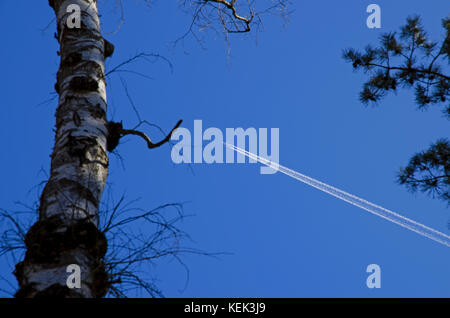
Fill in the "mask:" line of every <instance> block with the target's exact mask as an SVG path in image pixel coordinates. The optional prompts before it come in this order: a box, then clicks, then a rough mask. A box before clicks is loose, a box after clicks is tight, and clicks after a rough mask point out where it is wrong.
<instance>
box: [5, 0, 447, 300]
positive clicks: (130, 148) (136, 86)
mask: <svg viewBox="0 0 450 318" xmlns="http://www.w3.org/2000/svg"><path fill="white" fill-rule="evenodd" d="M105 2H106V1H100V8H104V10H103V11H102V12H101V13H102V15H103V17H102V19H103V22H104V31H105V32H106V35H105V37H106V38H107V39H108V40H110V41H111V42H112V43H114V44H115V46H116V50H115V53H114V55H113V58H112V59H110V60H109V61H108V64H107V66H108V67H109V68H111V67H112V66H114V65H117V64H118V63H120V62H122V61H123V60H125V59H127V58H129V57H131V56H133V55H134V54H135V53H136V52H142V51H147V52H154V53H159V54H162V55H164V56H166V57H167V58H168V59H170V61H171V62H172V63H173V65H174V70H173V73H171V72H170V70H169V68H168V67H167V65H165V64H164V63H154V64H148V63H139V64H136V65H134V66H130V68H129V69H130V70H135V71H139V72H142V73H145V74H147V75H148V76H151V77H153V80H147V79H144V78H142V77H138V76H135V75H133V74H125V73H123V74H122V76H123V78H124V79H126V81H127V84H128V88H129V91H130V94H131V95H132V97H133V99H134V102H135V104H136V105H137V107H138V108H139V110H140V113H141V116H142V117H143V118H146V119H147V120H149V121H150V122H153V123H156V124H158V125H160V126H161V127H163V128H164V129H166V130H167V129H169V128H170V127H171V126H172V125H173V124H174V123H175V122H176V121H177V120H178V119H180V118H182V119H183V120H184V123H183V126H184V127H187V128H189V129H192V128H193V121H194V119H201V120H203V125H204V127H217V128H220V129H222V130H223V131H225V128H228V127H230V128H235V127H244V128H247V127H256V128H260V127H267V128H271V127H277V128H280V163H281V164H283V165H285V166H287V167H290V168H291V169H294V170H298V171H300V172H302V173H305V174H308V175H310V176H312V177H314V178H317V179H319V180H322V181H324V182H327V183H330V184H332V185H334V186H337V187H340V188H342V189H344V190H346V191H348V192H351V193H354V194H356V195H359V196H361V197H363V198H366V199H368V200H369V201H372V202H375V203H378V204H380V205H383V206H385V207H387V208H389V209H391V210H394V211H397V212H399V213H401V214H403V215H405V216H408V217H411V218H413V219H415V220H418V221H420V222H422V223H425V224H427V225H429V226H432V227H434V228H436V229H438V230H440V231H443V232H445V233H449V230H448V227H447V223H448V221H449V219H450V213H449V210H448V209H447V207H446V205H445V203H443V202H440V201H438V200H433V199H430V198H429V197H426V196H425V195H423V194H417V195H412V194H411V193H408V192H407V191H406V189H405V188H404V187H401V186H399V185H397V184H396V183H395V182H394V181H395V174H396V171H397V169H398V168H399V167H400V166H404V165H406V163H407V161H408V159H409V158H410V156H411V155H412V154H414V153H415V152H418V151H420V150H423V149H425V148H427V147H428V146H429V145H430V143H431V142H434V141H435V140H436V139H438V138H440V137H446V136H447V137H448V136H449V130H448V121H447V120H446V119H445V118H443V117H442V114H441V112H440V109H439V108H435V109H431V110H430V111H428V112H421V111H417V110H416V105H415V104H414V96H413V92H410V91H402V92H399V93H398V95H397V96H390V97H388V98H386V99H385V100H383V102H382V103H381V105H380V107H378V108H365V107H364V106H363V105H362V104H361V103H360V102H359V100H358V92H359V90H360V88H361V85H362V83H363V81H364V79H365V77H364V75H363V74H360V73H353V71H352V68H351V65H349V64H346V63H345V62H344V61H343V60H342V59H341V52H342V49H344V48H347V47H350V46H352V47H355V48H362V47H364V46H365V45H366V44H368V43H375V42H376V41H377V39H378V37H379V36H380V34H381V33H383V32H388V31H395V30H398V27H399V26H401V25H402V24H403V23H404V22H405V19H406V17H407V16H408V15H412V14H420V15H421V16H422V18H423V22H424V25H425V28H426V30H427V31H428V32H429V34H430V35H431V36H432V37H433V38H435V39H440V38H441V37H442V35H443V30H442V28H441V19H442V18H443V17H445V15H446V14H448V12H450V10H449V9H450V6H449V3H448V1H447V0H435V1H432V2H425V1H423V0H408V1H406V0H403V1H388V0H377V1H295V3H294V4H293V9H294V10H295V11H294V12H293V13H292V15H291V19H290V23H289V25H288V26H287V27H286V28H283V26H282V23H281V21H277V20H276V19H272V18H271V19H269V20H268V21H267V22H266V23H265V32H262V33H260V34H259V35H258V42H257V43H256V42H255V39H254V37H248V36H244V37H242V36H232V39H231V56H230V57H229V58H228V59H227V51H226V50H227V48H226V45H225V43H224V41H223V39H222V38H221V37H220V36H216V35H215V34H213V33H210V34H209V36H207V37H206V38H205V42H204V45H205V48H206V49H202V48H201V47H200V46H199V45H198V44H197V43H196V42H195V41H193V40H192V39H190V40H188V41H186V43H185V47H184V49H183V47H181V46H178V47H176V48H175V49H173V48H172V47H171V46H170V42H171V41H173V40H175V39H176V38H177V37H179V36H180V35H181V34H183V33H184V32H185V31H186V29H187V27H188V25H189V21H190V20H189V17H188V16H186V15H185V14H183V13H182V12H181V11H180V10H178V9H177V5H176V4H177V1H175V0H173V1H167V0H165V1H155V4H154V5H153V6H152V9H151V10H149V9H148V8H147V7H146V6H145V5H144V4H143V2H144V1H126V4H125V23H124V25H123V26H122V28H121V29H120V30H119V31H118V32H117V33H115V34H109V35H108V32H112V31H113V30H114V29H115V27H116V26H117V24H118V21H119V15H118V14H117V13H114V12H113V11H112V6H105V5H104V3H105ZM108 2H112V1H108ZM373 2H375V3H377V4H379V5H380V6H381V9H382V28H381V29H380V30H374V29H372V30H370V29H368V28H367V27H366V25H365V20H366V17H367V13H366V12H365V9H366V7H367V5H368V4H370V3H373ZM53 16H54V15H53V11H52V10H51V8H50V7H49V6H48V5H47V1H11V0H10V1H7V0H0V26H1V29H2V43H1V46H0V61H1V64H2V66H1V67H2V77H1V79H0V83H1V85H0V87H1V88H0V92H1V95H2V101H1V104H2V107H1V108H0V118H1V119H2V124H1V125H0V136H2V138H1V140H0V149H2V153H1V156H0V166H1V167H2V168H1V169H0V178H1V180H2V182H1V183H0V207H1V208H3V209H7V210H17V209H20V207H18V206H17V205H15V204H14V202H15V201H20V202H23V203H26V204H32V203H33V202H34V201H35V200H36V198H37V195H38V194H37V193H36V191H35V190H32V191H31V192H29V190H30V189H32V188H33V186H36V185H37V184H38V183H39V182H41V181H43V180H45V174H43V173H42V172H40V170H41V168H42V169H43V170H45V171H47V172H48V171H49V164H50V158H49V154H50V152H51V149H52V145H53V131H52V129H53V127H54V111H55V107H56V103H57V102H56V100H53V101H52V102H49V103H47V104H43V105H39V106H38V104H40V103H41V102H43V101H45V100H46V99H48V98H50V97H52V95H50V93H51V92H52V91H53V85H54V83H55V81H56V79H55V77H56V71H57V68H58V64H59V58H58V56H57V55H56V51H57V49H58V48H57V42H56V41H55V39H54V38H53V33H54V29H55V25H54V22H53V23H52V19H53ZM49 23H51V24H50V25H49V27H48V29H47V31H45V32H42V31H41V29H43V28H45V27H46V26H47V25H48V24H49ZM185 51H186V52H185ZM107 89H108V91H107V95H108V100H109V116H110V117H109V118H110V119H114V120H116V121H117V120H122V121H123V122H124V124H125V125H126V126H127V127H132V126H133V125H134V124H136V116H135V115H134V112H133V110H132V108H131V106H130V104H129V102H128V100H127V98H126V95H125V93H124V91H123V88H122V86H121V82H120V79H119V77H118V76H117V75H112V76H111V78H110V79H109V82H108V87H107ZM147 132H148V133H150V134H152V136H155V138H156V137H159V135H158V132H157V131H155V130H151V129H150V128H149V130H147ZM126 140H127V141H126V142H125V143H123V144H121V145H120V146H119V151H120V153H121V155H122V157H123V158H124V164H125V170H124V169H123V168H122V167H121V164H120V162H119V160H118V159H117V157H114V156H112V157H111V167H110V171H111V173H110V177H109V179H108V181H109V182H110V183H112V184H113V192H112V195H114V196H116V197H118V196H120V195H121V194H122V193H123V192H126V194H127V198H128V200H132V199H135V198H141V200H140V201H139V202H137V203H136V204H135V206H137V207H141V208H152V207H156V206H158V205H160V204H164V203H167V202H186V201H188V202H189V203H187V204H186V206H185V210H186V213H187V214H195V216H193V217H190V218H187V219H186V220H185V221H183V222H182V223H181V224H180V227H181V228H182V229H183V230H184V231H186V232H187V233H189V234H190V236H191V238H192V239H193V241H194V242H186V244H187V245H189V246H192V247H195V248H198V249H202V250H205V251H209V252H230V253H232V254H231V255H223V256H221V257H220V258H219V259H215V258H208V257H203V256H198V255H187V256H185V257H184V258H183V260H184V262H185V263H186V265H187V266H188V267H189V269H190V275H189V281H188V283H187V286H186V288H185V282H186V273H185V271H184V269H183V268H182V267H181V266H180V265H179V264H177V263H176V262H174V261H173V260H172V261H169V260H161V261H160V262H158V263H156V266H155V267H150V268H149V269H148V270H151V271H153V274H154V276H155V277H156V278H157V279H158V282H157V283H158V285H159V287H160V288H161V289H162V290H163V292H164V294H165V295H166V296H167V297H449V296H450V249H449V248H446V247H444V246H442V245H439V244H437V243H435V242H433V241H431V240H428V239H425V238H423V237H421V236H418V235H416V234H414V233H412V232H409V231H407V230H405V229H403V228H401V227H398V226H396V225H394V224H391V223H389V222H387V221H385V220H382V219H380V218H377V217H375V216H373V215H371V214H369V213H367V212H364V211H362V210H360V209H358V208H356V207H352V206H350V205H348V204H346V203H344V202H342V201H339V200H337V199H335V198H333V197H330V196H328V195H326V194H324V193H322V192H319V191H317V190H315V189H313V188H310V187H307V186H306V185H303V184H301V183H299V182H296V181H295V180H293V179H290V178H288V177H287V176H285V175H282V174H280V173H278V174H275V175H261V174H260V173H259V166H258V165H256V164H251V165H250V164H241V165H236V164H234V165H232V164H229V165H225V164H212V165H207V164H201V165H199V164H197V165H192V170H193V172H192V171H191V169H189V168H188V167H187V166H186V165H175V164H173V163H172V161H171V157H170V147H169V145H165V146H164V147H161V148H159V149H156V150H152V151H149V150H148V149H146V147H145V145H144V143H143V142H142V141H141V140H139V139H136V138H131V137H127V139H126ZM372 263H375V264H378V265H380V266H381V270H382V287H381V288H380V289H368V288H367V287H366V284H365V281H366V277H367V275H368V274H367V273H366V271H365V270H366V267H367V265H369V264H372ZM11 271H12V268H11V266H10V265H8V262H7V260H6V259H5V258H3V259H0V272H1V274H2V275H3V276H4V277H6V278H7V279H9V280H10V281H11V282H13V283H14V284H15V278H14V277H13V276H12V274H10V273H11ZM0 288H8V286H7V284H6V283H5V282H3V281H0ZM181 290H184V291H182V292H181ZM130 295H135V294H130Z"/></svg>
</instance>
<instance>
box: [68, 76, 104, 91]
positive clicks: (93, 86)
mask: <svg viewBox="0 0 450 318" xmlns="http://www.w3.org/2000/svg"><path fill="white" fill-rule="evenodd" d="M69 88H70V89H71V90H73V91H76V92H82V91H88V92H96V91H97V89H98V83H97V81H96V80H95V79H93V78H91V77H89V76H75V77H74V78H72V80H71V81H70V84H69Z"/></svg>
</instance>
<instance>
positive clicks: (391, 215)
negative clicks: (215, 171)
mask: <svg viewBox="0 0 450 318" xmlns="http://www.w3.org/2000/svg"><path fill="white" fill-rule="evenodd" d="M224 144H225V146H226V147H228V148H230V149H232V150H234V151H236V152H239V153H241V154H243V155H245V156H247V157H249V158H251V159H254V160H256V161H258V162H260V163H262V164H264V165H266V166H269V167H271V168H273V169H275V170H278V171H280V172H281V173H284V174H285V175H288V176H289V177H291V178H294V179H297V180H299V181H301V182H303V183H306V184H307V185H310V186H312V187H314V188H316V189H319V190H321V191H323V192H326V193H328V194H331V195H332V196H335V197H336V198H338V199H341V200H344V201H346V202H348V203H350V204H353V205H355V206H357V207H359V208H361V209H364V210H366V211H369V212H370V213H372V214H375V215H377V216H380V217H382V218H384V219H386V220H388V221H391V222H392V223H395V224H398V225H400V226H402V227H404V228H406V229H408V230H411V231H413V232H416V233H418V234H420V235H422V236H424V237H428V238H429V239H432V240H434V241H436V242H438V243H441V244H444V245H446V246H448V247H450V236H449V235H447V234H444V233H442V232H439V231H437V230H435V229H432V228H431V227H428V226H426V225H424V224H421V223H419V222H416V221H414V220H411V219H409V218H407V217H404V216H402V215H400V214H398V213H395V212H393V211H391V210H388V209H385V208H383V207H381V206H379V205H376V204H374V203H372V202H369V201H366V200H364V199H362V198H359V197H357V196H355V195H353V194H350V193H347V192H345V191H343V190H340V189H338V188H335V187H333V186H330V185H328V184H326V183H323V182H320V181H318V180H316V179H313V178H311V177H308V176H306V175H304V174H301V173H299V172H297V171H294V170H291V169H289V168H286V167H284V166H282V165H280V164H278V163H275V162H272V161H270V160H267V159H265V158H262V157H260V156H258V155H255V154H253V153H251V152H248V151H246V150H244V149H242V148H239V147H236V146H234V145H230V144H228V143H225V142H224Z"/></svg>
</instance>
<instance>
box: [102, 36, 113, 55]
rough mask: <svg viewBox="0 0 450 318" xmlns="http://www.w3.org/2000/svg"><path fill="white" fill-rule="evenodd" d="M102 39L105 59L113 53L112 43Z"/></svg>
mask: <svg viewBox="0 0 450 318" xmlns="http://www.w3.org/2000/svg"><path fill="white" fill-rule="evenodd" d="M103 41H104V54H103V55H104V56H105V59H106V58H108V57H110V56H112V55H113V53H114V44H112V43H111V42H109V41H108V40H106V39H105V38H103Z"/></svg>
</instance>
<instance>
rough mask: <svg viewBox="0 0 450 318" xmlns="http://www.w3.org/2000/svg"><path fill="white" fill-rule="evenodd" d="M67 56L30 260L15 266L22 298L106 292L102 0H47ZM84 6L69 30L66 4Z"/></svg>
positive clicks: (106, 48) (106, 46)
mask: <svg viewBox="0 0 450 318" xmlns="http://www.w3.org/2000/svg"><path fill="white" fill-rule="evenodd" d="M49 5H50V6H51V7H52V8H53V10H54V12H55V15H56V21H57V33H55V37H56V39H57V41H58V42H59V44H60V51H59V52H58V55H60V56H61V62H60V67H59V70H58V73H57V82H56V84H55V89H56V91H57V92H58V94H59V102H58V108H57V110H56V135H55V142H54V148H53V152H52V154H51V173H50V178H49V180H48V182H47V184H46V186H45V188H44V190H43V192H42V195H41V198H40V208H39V219H38V221H37V222H36V223H35V224H34V225H33V226H32V227H31V229H30V230H29V231H28V233H27V234H26V237H25V244H26V247H27V251H26V255H25V258H24V260H23V261H22V262H20V263H18V264H17V265H16V270H15V275H16V278H17V280H18V282H19V290H18V292H17V293H16V297H42V296H52V297H55V296H60V297H101V296H103V295H104V294H105V293H106V292H107V290H108V277H107V273H106V271H105V268H104V266H103V263H102V259H103V256H104V255H105V253H106V248H107V244H106V239H105V236H104V235H103V233H102V232H101V231H99V230H98V208H99V202H100V199H101V196H102V192H103V189H104V186H105V181H106V177H107V174H108V152H107V139H108V128H107V127H108V125H107V120H106V105H107V103H106V91H105V85H106V84H105V78H104V72H105V70H104V67H105V66H104V64H105V63H104V61H105V58H106V57H108V56H109V55H111V54H112V50H113V46H112V45H111V44H110V43H108V42H107V41H106V40H104V38H103V37H102V35H101V33H100V21H99V16H98V11H97V3H96V0H70V1H65V0H49ZM69 5H77V6H79V8H81V24H80V27H79V28H77V27H73V28H70V27H69V25H68V24H67V19H68V17H69V16H70V15H71V12H70V11H69V12H67V6H69ZM70 264H76V265H78V266H79V267H80V269H81V288H79V289H78V288H74V289H70V288H68V286H67V285H66V281H67V278H68V277H69V275H70V273H67V272H66V270H67V266H68V265H70Z"/></svg>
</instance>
